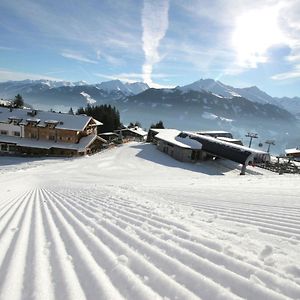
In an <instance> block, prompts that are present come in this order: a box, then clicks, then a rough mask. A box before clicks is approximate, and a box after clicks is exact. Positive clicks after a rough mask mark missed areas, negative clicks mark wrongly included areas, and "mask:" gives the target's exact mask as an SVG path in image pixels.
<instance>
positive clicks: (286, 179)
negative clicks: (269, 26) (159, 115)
mask: <svg viewBox="0 0 300 300" xmlns="http://www.w3.org/2000/svg"><path fill="white" fill-rule="evenodd" d="M0 179H1V180H0V191H1V192H0V299H1V300H15V299H24V300H28V299H64V300H65V299H66V300H67V299H70V300H73V299H151V300H152V299H161V298H164V297H165V299H240V298H244V299H255V300H258V299H299V298H300V265H299V261H300V196H299V195H300V187H299V177H298V176H292V175H280V176H279V175H277V174H274V173H269V172H267V171H264V170H261V169H258V168H249V172H248V174H247V175H246V176H239V170H238V169H233V168H232V164H230V163H229V162H226V161H212V162H205V163H202V164H197V165H193V164H185V163H180V162H177V161H175V160H173V159H172V158H170V157H168V156H167V155H165V154H163V153H161V152H158V151H157V150H156V149H155V147H154V146H152V145H147V144H137V143H134V144H127V145H124V146H121V147H119V148H115V149H112V150H107V151H105V152H101V153H99V154H96V155H94V156H91V157H84V158H78V159H43V160H33V159H25V158H5V157H0Z"/></svg>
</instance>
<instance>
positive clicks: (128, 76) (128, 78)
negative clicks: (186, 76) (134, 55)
mask: <svg viewBox="0 0 300 300" xmlns="http://www.w3.org/2000/svg"><path fill="white" fill-rule="evenodd" d="M94 75H96V76H98V77H101V78H105V79H109V80H120V81H123V82H128V83H133V82H140V81H143V76H144V74H143V73H120V74H114V75H107V74H103V73H95V74H94ZM168 77H172V76H170V75H167V74H162V73H161V74H152V78H168ZM149 86H151V87H166V86H164V85H160V84H158V83H154V82H151V84H150V85H149Z"/></svg>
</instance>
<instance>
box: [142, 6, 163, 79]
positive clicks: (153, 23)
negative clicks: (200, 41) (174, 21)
mask: <svg viewBox="0 0 300 300" xmlns="http://www.w3.org/2000/svg"><path fill="white" fill-rule="evenodd" d="M168 11H169V1H168V0H144V7H143V11H142V26H143V38H142V40H143V50H144V54H145V62H144V64H143V80H144V82H146V83H147V84H149V85H151V84H152V78H151V77H152V72H153V66H154V65H155V64H156V63H158V62H159V61H160V59H161V58H160V56H159V53H158V47H159V44H160V41H161V40H162V39H163V38H164V36H165V34H166V31H167V29H168V25H169V21H168V17H169V16H168Z"/></svg>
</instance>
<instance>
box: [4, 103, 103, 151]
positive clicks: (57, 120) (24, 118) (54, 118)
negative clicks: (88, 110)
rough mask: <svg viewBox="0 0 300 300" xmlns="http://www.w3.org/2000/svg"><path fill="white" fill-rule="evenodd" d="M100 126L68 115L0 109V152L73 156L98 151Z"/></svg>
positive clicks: (95, 121)
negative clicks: (98, 129) (98, 130)
mask: <svg viewBox="0 0 300 300" xmlns="http://www.w3.org/2000/svg"><path fill="white" fill-rule="evenodd" d="M100 125H102V123H101V122H99V121H97V120H95V119H93V118H92V117H88V116H86V115H70V114H63V113H55V112H45V111H40V110H29V109H9V108H4V107H0V152H1V153H6V154H7V153H13V154H29V155H51V156H73V155H84V154H89V153H94V152H97V151H99V150H100V149H101V148H102V146H103V144H105V143H106V141H105V140H104V139H102V138H101V137H98V136H97V126H100Z"/></svg>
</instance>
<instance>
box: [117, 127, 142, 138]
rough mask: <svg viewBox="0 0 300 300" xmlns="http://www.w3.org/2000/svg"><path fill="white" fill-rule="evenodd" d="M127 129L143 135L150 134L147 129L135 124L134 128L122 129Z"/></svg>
mask: <svg viewBox="0 0 300 300" xmlns="http://www.w3.org/2000/svg"><path fill="white" fill-rule="evenodd" d="M125 130H129V131H131V132H133V133H136V134H138V135H141V136H146V135H147V134H148V132H147V131H145V130H144V129H143V128H141V127H138V126H135V127H133V128H128V127H127V128H124V129H122V131H125Z"/></svg>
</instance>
